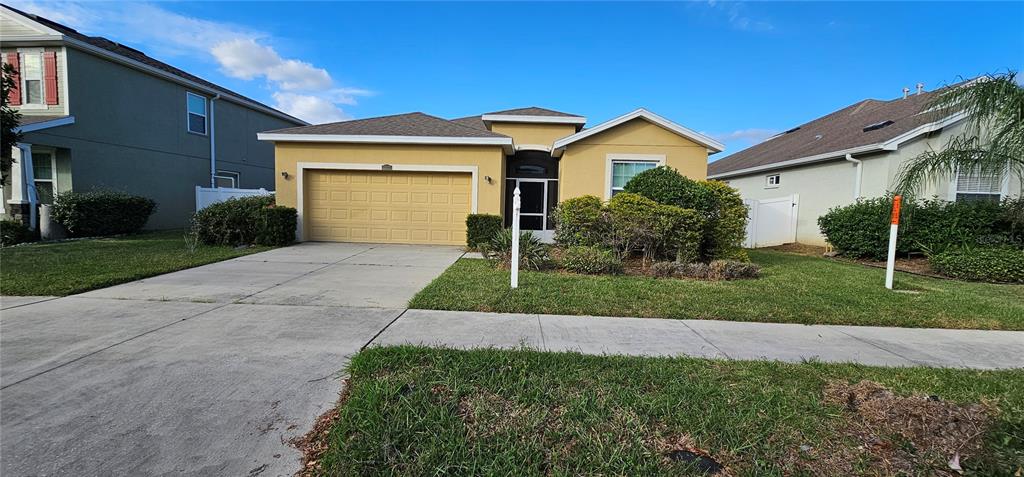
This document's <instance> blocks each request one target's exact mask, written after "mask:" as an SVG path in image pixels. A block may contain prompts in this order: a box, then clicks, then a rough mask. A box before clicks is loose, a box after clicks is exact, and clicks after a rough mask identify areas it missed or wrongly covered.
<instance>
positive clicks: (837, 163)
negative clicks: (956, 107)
mask: <svg viewBox="0 0 1024 477" xmlns="http://www.w3.org/2000/svg"><path fill="white" fill-rule="evenodd" d="M962 132H963V125H962V124H959V125H955V126H953V127H949V128H946V129H945V130H943V131H942V132H941V133H939V134H936V135H934V136H932V137H922V138H920V139H917V140H914V141H911V142H909V143H905V144H903V145H902V146H900V148H899V149H898V150H896V151H891V152H886V153H878V154H872V155H869V156H863V157H857V159H860V160H861V161H863V166H862V167H863V171H862V174H863V175H862V177H861V190H860V196H861V197H864V198H873V197H881V196H884V195H886V194H887V193H888V192H889V191H890V190H891V189H892V187H893V186H894V185H895V181H896V178H897V177H898V175H899V171H900V169H901V168H902V166H903V164H904V163H905V162H906V161H908V160H910V159H912V158H914V157H917V156H918V155H919V154H921V153H922V152H924V151H926V150H929V149H941V148H942V147H944V146H945V145H946V143H947V142H948V141H949V138H950V137H952V136H955V135H957V134H960V133H962ZM856 171H857V168H856V166H855V165H854V164H852V163H850V162H846V161H845V160H842V159H839V160H832V161H827V162H821V163H816V164H812V165H807V166H802V167H793V168H787V169H781V170H776V171H767V172H761V173H757V174H753V175H748V176H743V177H739V178H729V179H725V181H726V182H728V183H729V185H730V186H732V187H735V188H736V189H739V191H740V194H741V195H742V196H743V198H745V199H773V198H778V197H783V196H788V195H791V194H800V208H799V211H798V215H797V232H796V238H797V241H798V242H800V243H806V244H813V245H824V244H825V238H824V237H823V236H822V235H821V231H820V230H819V229H818V217H820V216H821V215H823V214H825V213H826V212H828V209H830V208H832V207H836V206H841V205H847V204H852V203H853V202H854V184H855V180H856ZM772 174H779V176H780V177H779V179H780V184H779V186H778V187H775V188H768V187H766V184H767V182H766V179H765V178H766V177H767V176H768V175H772ZM1009 185H1010V187H1009V193H1010V195H1020V180H1019V179H1015V178H1011V179H1010V183H1009ZM951 191H952V189H951V182H950V179H949V178H942V179H938V180H935V181H932V182H931V183H930V184H928V185H927V187H926V188H925V189H924V190H923V191H922V192H921V194H920V195H921V196H922V197H932V196H937V197H939V198H940V199H943V200H953V199H954V198H955V197H954V196H953V195H952V194H951Z"/></svg>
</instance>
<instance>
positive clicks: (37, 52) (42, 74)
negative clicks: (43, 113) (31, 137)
mask: <svg viewBox="0 0 1024 477" xmlns="http://www.w3.org/2000/svg"><path fill="white" fill-rule="evenodd" d="M45 51H46V50H45V49H43V48H18V78H19V81H21V84H20V85H18V88H19V89H18V94H20V95H21V105H20V106H18V109H47V108H49V106H47V105H46V59H45V58H43V53H44V52H45ZM27 55H32V56H38V57H39V78H38V79H39V102H38V103H29V102H28V81H29V79H30V78H29V77H28V76H27V75H26V74H25V56H27ZM31 79H36V78H31Z"/></svg>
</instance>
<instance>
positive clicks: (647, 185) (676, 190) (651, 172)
mask: <svg viewBox="0 0 1024 477" xmlns="http://www.w3.org/2000/svg"><path fill="white" fill-rule="evenodd" d="M623 190H624V191H625V192H629V193H633V194H640V195H642V196H644V197H647V198H648V199H651V200H653V201H655V202H658V203H659V204H666V205H674V206H677V207H682V208H684V209H694V210H697V211H699V212H707V211H708V210H709V209H710V208H711V206H712V201H713V199H714V198H713V197H712V196H711V194H710V193H709V191H708V190H707V189H706V188H705V187H703V186H702V185H701V184H700V183H698V182H697V181H695V180H693V179H690V178H688V177H686V176H684V175H682V174H680V173H679V171H677V170H675V169H673V168H671V167H668V166H660V167H655V168H654V169H648V170H646V171H643V172H641V173H639V174H637V175H636V176H634V177H633V178H632V179H631V180H630V181H629V182H628V183H627V184H626V186H625V187H624V188H623ZM741 203H742V201H741Z"/></svg>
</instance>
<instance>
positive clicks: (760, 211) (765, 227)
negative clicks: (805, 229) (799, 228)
mask: <svg viewBox="0 0 1024 477" xmlns="http://www.w3.org/2000/svg"><path fill="white" fill-rule="evenodd" d="M743 203H744V204H746V206H747V219H748V221H747V243H746V244H745V246H746V247H747V248H760V247H771V246H773V245H782V244H786V243H793V242H796V219H797V213H798V212H799V209H800V196H799V195H798V194H793V195H790V196H785V197H777V198H774V199H760V200H757V199H746V200H744V201H743Z"/></svg>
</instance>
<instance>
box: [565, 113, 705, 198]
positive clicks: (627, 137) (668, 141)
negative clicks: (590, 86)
mask: <svg viewBox="0 0 1024 477" xmlns="http://www.w3.org/2000/svg"><path fill="white" fill-rule="evenodd" d="M609 154H651V155H664V156H665V163H666V165H668V166H669V167H672V168H675V169H677V170H679V172H680V173H681V174H683V175H684V176H686V177H689V178H691V179H696V180H703V179H704V178H706V177H707V160H708V151H707V148H706V147H704V146H701V145H700V144H697V143H695V142H692V141H690V140H689V139H686V138H684V137H681V136H679V135H677V134H675V133H672V132H670V131H667V130H665V129H663V128H661V127H660V126H657V125H654V124H651V123H649V122H647V121H645V120H643V119H634V120H632V121H629V122H627V123H624V124H621V125H619V126H617V127H614V128H612V129H609V130H607V131H604V132H601V133H599V134H595V135H593V136H591V137H588V138H585V139H583V140H581V141H579V142H575V143H572V144H570V145H569V146H568V147H566V150H565V153H564V154H563V155H562V159H561V162H560V163H559V166H558V172H559V174H558V175H559V182H558V183H559V192H558V197H559V200H565V199H569V198H572V197H579V196H581V195H595V196H597V197H601V198H607V197H608V191H607V190H606V172H607V163H608V155H609Z"/></svg>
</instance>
